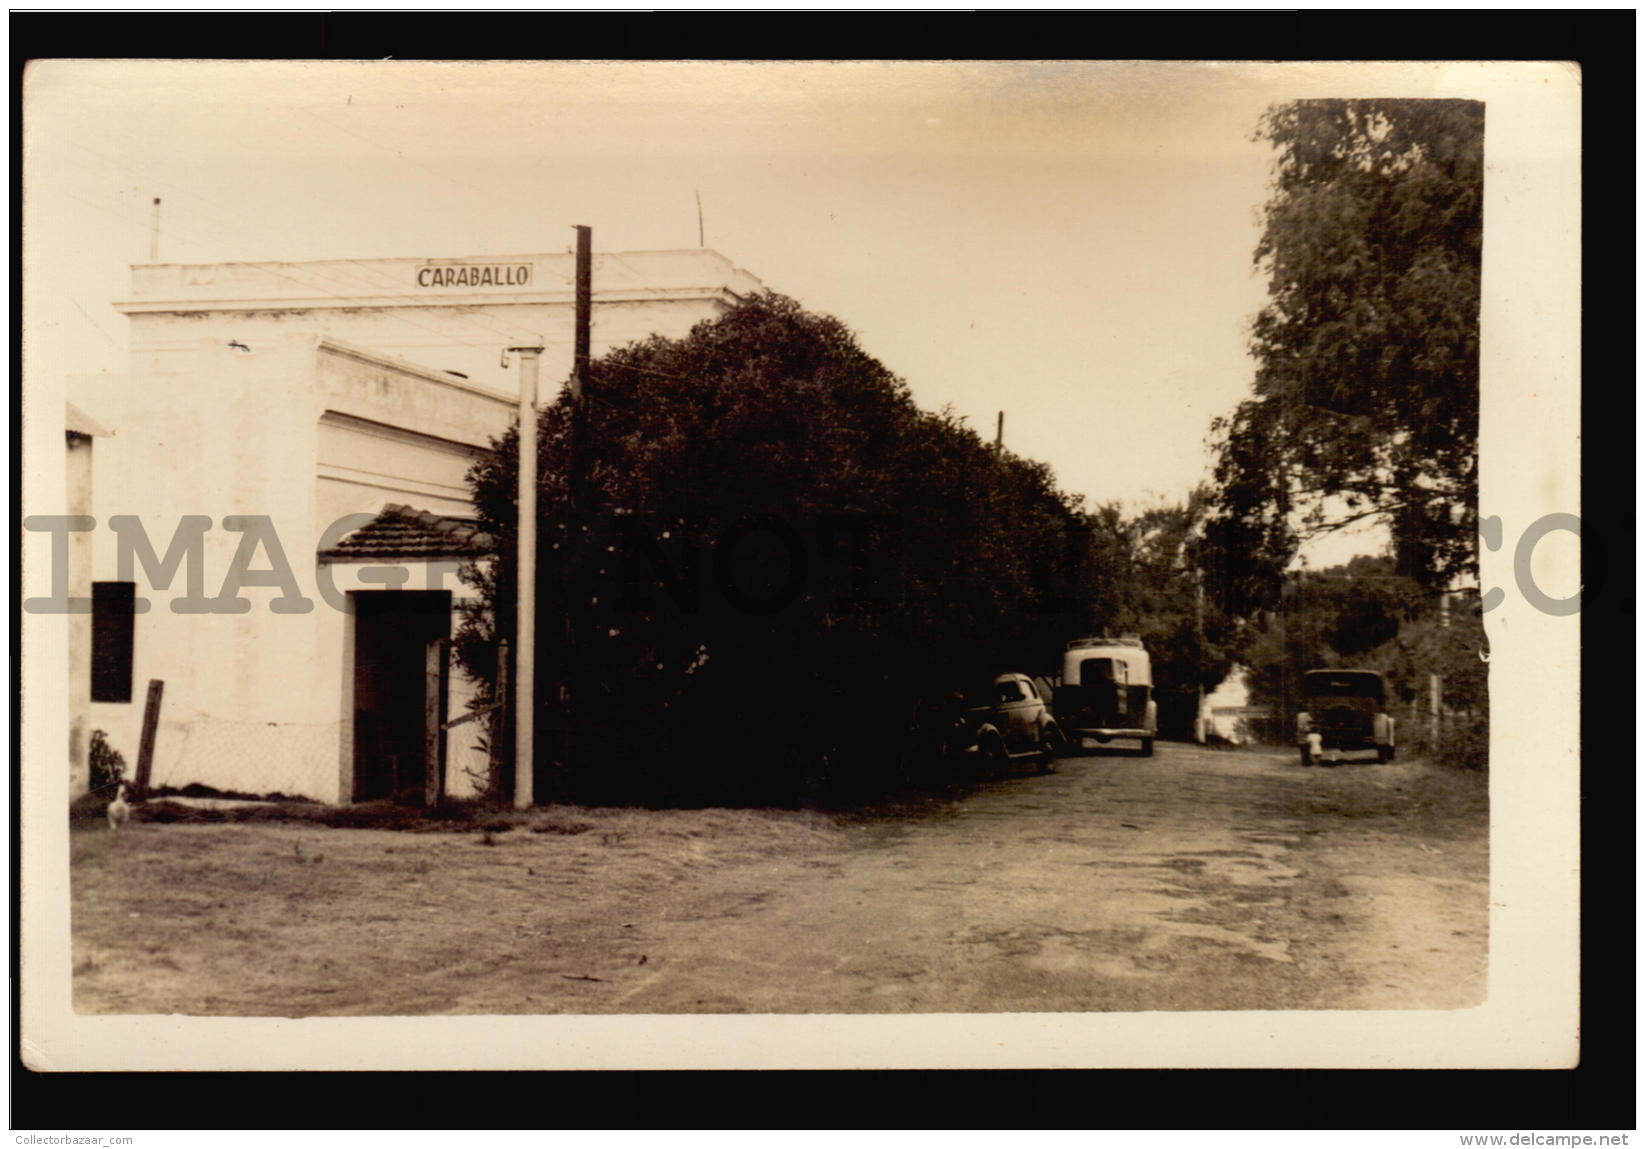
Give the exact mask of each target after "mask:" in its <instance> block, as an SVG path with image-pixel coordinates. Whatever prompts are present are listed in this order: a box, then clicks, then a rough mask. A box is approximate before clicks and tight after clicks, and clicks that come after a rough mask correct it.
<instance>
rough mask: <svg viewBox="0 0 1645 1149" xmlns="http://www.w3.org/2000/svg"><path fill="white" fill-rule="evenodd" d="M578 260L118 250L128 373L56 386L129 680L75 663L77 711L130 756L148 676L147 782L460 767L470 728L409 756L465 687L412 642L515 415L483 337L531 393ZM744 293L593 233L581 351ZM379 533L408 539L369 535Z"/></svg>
mask: <svg viewBox="0 0 1645 1149" xmlns="http://www.w3.org/2000/svg"><path fill="white" fill-rule="evenodd" d="M573 274H574V257H573V256H572V255H571V254H569V253H567V254H563V255H519V256H499V257H483V258H475V259H389V260H343V261H325V262H316V263H284V264H245V263H228V264H213V265H195V266H181V265H156V266H140V267H136V268H134V269H133V291H132V294H131V297H130V298H129V299H127V300H125V301H123V302H121V303H119V304H117V305H116V306H117V307H118V308H119V310H121V311H122V312H123V313H124V314H125V315H126V316H127V317H128V320H129V323H130V336H131V338H130V344H131V360H132V362H131V367H132V370H131V373H130V374H127V375H124V376H98V377H86V378H77V379H74V380H71V381H70V388H69V394H70V397H71V399H72V400H73V401H74V402H75V403H76V404H77V405H78V406H79V408H80V409H82V410H83V411H85V412H87V413H89V414H90V415H91V416H92V417H95V418H96V419H97V420H98V422H99V423H100V424H101V425H102V426H103V427H106V428H107V429H108V430H109V432H110V437H109V438H107V439H106V440H103V441H102V442H101V445H100V446H99V449H98V451H97V454H96V459H95V473H94V476H93V477H92V480H91V482H90V490H91V492H92V493H91V495H90V511H89V514H90V515H91V516H92V517H93V518H94V519H95V522H96V527H95V529H94V530H93V531H92V532H91V535H90V544H89V551H90V570H91V579H92V581H93V584H94V585H93V590H94V592H95V595H102V596H103V597H104V598H106V599H107V600H108V602H109V603H111V604H113V605H112V607H109V608H108V609H111V610H115V611H118V610H120V609H121V608H120V605H119V604H120V603H123V602H129V603H130V604H131V606H130V607H129V608H127V609H129V618H128V620H127V625H125V627H124V633H125V636H126V637H125V644H124V648H123V649H114V650H110V649H98V650H94V651H93V652H92V662H93V664H94V666H99V665H100V666H103V667H105V668H107V669H110V670H113V671H123V682H124V689H122V688H121V685H122V675H121V674H119V673H113V674H109V675H106V676H105V677H104V678H103V679H98V678H97V677H96V676H95V675H93V689H92V694H91V701H90V704H89V717H88V721H89V723H90V725H91V726H92V727H93V728H95V729H102V730H105V731H106V732H107V734H108V741H109V742H110V744H111V745H112V746H114V747H115V748H116V749H119V750H120V751H122V752H123V753H124V754H125V757H126V760H127V762H128V763H134V762H135V756H136V750H137V745H138V738H139V734H140V730H141V725H142V720H143V714H142V710H143V697H144V694H145V687H146V683H147V682H148V681H149V680H151V679H159V680H162V681H163V682H164V683H165V691H164V704H163V708H162V713H161V721H160V728H159V737H158V739H157V742H156V749H155V756H154V763H153V774H152V778H151V784H152V785H153V786H156V787H160V786H178V787H180V786H185V785H188V784H189V783H200V784H203V785H207V786H211V787H214V788H216V789H220V790H230V791H239V792H251V793H258V794H266V793H273V792H278V793H283V794H291V795H303V796H306V797H310V798H314V799H318V800H321V801H328V802H348V801H355V800H362V799H365V798H376V797H388V796H391V795H393V794H399V793H409V792H410V791H412V790H417V789H420V790H421V791H422V792H425V793H428V794H433V793H436V792H438V793H441V794H449V795H461V794H463V793H466V792H468V791H470V790H471V789H472V788H473V786H474V785H475V784H476V782H477V780H478V777H479V775H480V774H481V773H483V767H484V762H483V752H479V751H477V748H476V746H475V742H476V739H474V738H473V737H472V735H473V733H474V732H475V730H476V729H477V728H476V727H475V726H473V725H469V726H466V727H460V728H457V729H454V730H453V731H452V732H451V733H450V736H449V737H444V738H443V746H442V747H441V749H440V750H439V759H440V762H439V765H438V767H437V769H438V772H439V777H437V778H432V777H430V776H427V774H426V773H425V772H424V763H423V761H422V759H421V757H420V754H421V752H422V749H423V743H422V741H421V731H422V729H423V725H422V717H423V715H424V713H425V711H426V710H427V708H428V707H430V706H436V705H437V706H438V708H439V711H440V713H441V714H443V715H444V716H445V717H446V718H447V719H448V720H450V719H454V718H456V717H459V716H461V715H462V714H463V713H465V711H466V707H467V699H468V697H469V696H470V694H471V693H472V690H473V684H471V683H468V682H466V681H464V680H463V679H462V677H461V675H460V674H459V673H457V672H456V671H455V670H454V669H453V670H451V671H449V672H442V673H441V674H437V675H433V676H432V677H431V676H430V675H429V673H428V672H429V665H428V664H427V663H426V662H425V659H424V651H425V649H426V647H427V645H428V644H430V643H435V642H438V641H439V640H440V639H442V638H448V637H449V636H450V634H451V632H452V630H453V629H454V627H455V619H454V614H455V612H456V611H458V610H459V609H460V608H461V606H462V603H463V601H464V599H465V598H468V597H470V596H472V594H473V589H472V588H471V587H469V586H467V585H466V584H464V583H463V582H462V581H461V579H460V577H459V571H460V570H461V567H462V565H463V563H465V562H470V561H476V560H479V561H484V553H485V547H484V545H483V542H484V540H476V539H475V537H474V536H473V532H472V524H471V523H469V521H468V520H469V517H470V516H471V515H472V514H473V509H472V505H471V503H470V501H469V493H468V485H467V482H466V475H467V472H468V469H469V468H470V467H471V466H472V465H473V463H474V462H475V461H476V460H477V459H479V458H481V457H482V456H483V455H484V454H485V453H486V452H487V451H488V450H489V449H490V446H491V443H492V440H493V439H494V438H495V437H497V436H499V435H501V434H502V433H503V432H505V431H506V430H507V429H508V427H509V426H510V425H511V423H512V422H513V419H514V417H515V412H516V410H517V391H518V386H519V382H518V379H517V377H516V371H517V368H509V367H505V366H504V365H503V363H502V353H503V351H504V350H505V349H507V348H508V347H510V346H521V345H526V344H533V345H535V344H539V343H540V344H541V345H542V346H544V348H545V351H544V355H543V361H542V397H543V399H544V400H545V401H547V400H550V399H552V397H553V394H554V391H555V389H556V386H557V384H558V383H559V382H560V381H562V380H564V379H565V378H567V377H568V376H569V373H570V367H571V354H572V345H573V329H572V323H573V311H574V295H573V289H572V276H573ZM759 290H762V288H761V285H760V284H759V282H758V281H757V280H756V279H754V278H753V277H752V276H750V275H748V274H747V273H746V272H742V271H740V270H738V269H736V268H735V267H733V266H732V265H731V264H730V263H729V262H728V261H727V260H725V259H724V258H723V257H721V256H719V255H718V254H716V253H714V252H710V251H682V252H640V253H621V254H608V255H596V256H595V257H594V297H593V302H594V306H593V329H592V345H593V350H594V353H595V354H596V355H598V354H602V353H603V352H605V351H607V350H610V349H612V348H614V347H617V346H621V345H623V344H626V343H628V342H631V341H633V340H636V339H642V338H645V337H647V336H650V335H653V334H658V335H664V336H671V337H679V336H683V335H685V334H686V333H687V332H689V330H690V329H691V327H693V326H694V325H695V324H696V323H698V322H700V321H702V320H706V319H711V318H713V317H714V316H716V315H718V314H720V313H722V312H723V311H724V310H725V309H726V308H727V307H729V306H730V305H731V304H732V303H734V302H735V300H736V299H737V298H738V297H739V296H740V295H743V294H746V293H749V292H754V291H759ZM400 526H405V527H406V530H399V527H400ZM397 531H398V533H396V532H397ZM408 531H409V532H410V534H408ZM419 532H420V534H419ZM412 534H417V535H419V537H417V538H416V539H415V540H414V541H412V542H407V541H406V540H407V539H408V538H410V535H412ZM389 536H393V537H395V538H398V539H400V543H399V544H397V545H400V546H401V550H402V551H404V553H395V552H394V551H393V549H392V548H390V549H389V550H384V549H382V548H381V547H375V548H374V547H373V546H372V545H369V544H370V543H371V540H374V539H380V538H384V537H389ZM98 588H102V589H101V590H99V589H98ZM95 595H94V597H95ZM114 629H116V630H118V629H120V628H119V627H116V628H114ZM91 633H92V634H93V636H94V644H95V640H96V639H95V636H97V635H99V634H101V633H103V632H102V631H101V630H99V629H98V627H97V623H96V620H95V619H94V620H93V627H92V631H91ZM105 645H106V644H105ZM111 660H112V661H113V662H114V663H120V662H122V661H123V663H124V665H123V666H121V665H114V666H110V663H111ZM413 664H414V665H413ZM75 673H78V671H76V672H75ZM99 683H101V686H100V685H99ZM429 683H434V685H432V686H430V685H429ZM429 690H433V691H435V692H436V693H434V694H432V695H431V694H429V693H428V691H429ZM431 700H432V701H431ZM408 722H416V724H417V730H418V736H417V738H416V739H413V738H412V736H411V734H409V733H407V732H406V731H405V729H404V727H405V726H406V724H407V723H408ZM476 753H482V757H480V758H476ZM388 759H392V760H393V761H388ZM411 759H416V760H415V761H411ZM76 787H77V790H76V792H83V790H82V788H81V784H79V783H76Z"/></svg>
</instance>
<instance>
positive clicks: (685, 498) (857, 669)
mask: <svg viewBox="0 0 1645 1149" xmlns="http://www.w3.org/2000/svg"><path fill="white" fill-rule="evenodd" d="M1579 93H1580V73H1579V70H1578V69H1577V67H1576V66H1575V65H1574V64H1569V63H1562V62H1557V61H1554V62H1534V61H1519V62H1504V63H1479V62H1466V63H1461V62H1458V63H1445V62H1405V63H1368V62H1365V63H1337V64H1295V63H1236V62H1227V61H1200V62H1195V61H1134V62H1127V61H1080V60H1068V61H1047V60H1038V61H1009V60H987V61H985V60H976V61H965V60H946V61H915V60H903V61H897V60H881V61H868V60H853V61H834V62H830V61H787V62H777V61H770V62H754V61H707V60H695V61H645V62H640V61H619V60H588V61H581V62H572V61H553V62H549V61H535V62H534V61H511V62H505V61H406V62H401V61H394V60H388V61H370V62H367V61H340V60H156V59H129V60H115V59H80V60H76V59H46V60H36V61H33V62H32V63H31V64H30V65H29V67H28V69H27V71H26V73H25V74H24V76H23V82H22V141H23V142H22V157H21V163H22V185H23V191H24V205H23V211H22V222H23V240H24V242H23V271H22V288H23V297H22V299H23V328H22V335H23V354H22V359H23V382H22V417H23V430H22V449H23V459H22V496H21V500H22V508H21V509H22V520H21V526H22V528H23V529H22V531H21V532H20V533H21V538H20V543H19V548H20V550H19V561H20V568H21V574H20V578H21V584H22V598H21V603H20V612H19V615H18V619H19V625H20V629H21V651H22V660H21V664H20V672H19V679H20V682H21V685H22V694H23V699H22V704H21V747H22V749H21V777H22V783H21V785H22V807H21V833H22V842H21V848H20V850H21V871H20V872H21V875H22V880H21V883H20V894H21V937H20V941H21V947H22V957H21V969H22V995H23V996H22V1014H21V1026H22V1035H23V1038H24V1059H25V1061H26V1062H27V1063H28V1064H29V1066H30V1067H31V1068H34V1069H41V1070H52V1069H64V1070H84V1069H211V1068H221V1069H256V1068H274V1067H285V1068H290V1067H293V1066H294V1065H296V1066H300V1067H303V1068H314V1069H341V1068H349V1069H431V1068H440V1069H477V1068H507V1069H514V1068H571V1067H605V1068H661V1067H669V1068H681V1067H688V1068H760V1067H771V1068H837V1067H863V1068H870V1067H876V1068H877V1067H897V1066H907V1067H974V1068H990V1067H1105V1066H1112V1067H1120V1066H1127V1067H1170V1066H1197V1067H1228V1066H1244V1067H1255V1066H1263V1067H1291V1066H1294V1067H1319V1068H1339V1067H1354V1068H1360V1067H1363V1068H1384V1067H1428V1068H1440V1067H1446V1068H1494V1067H1511V1068H1568V1067H1570V1066H1572V1065H1574V1064H1576V1061H1577V1059H1578V1056H1579V1051H1578V1043H1577V1013H1576V1009H1577V984H1578V961H1577V928H1578V921H1577V901H1576V891H1577V882H1578V877H1579V867H1578V863H1577V852H1576V849H1577V834H1576V818H1577V810H1578V805H1577V794H1578V765H1579V758H1578V749H1577V747H1578V737H1577V713H1576V700H1577V691H1578V682H1577V677H1578V622H1579V617H1578V616H1579V611H1580V606H1581V578H1580V573H1579V559H1580V540H1581V520H1580V518H1579V512H1580V509H1581V504H1580V495H1581V492H1580V487H1579V475H1578V470H1577V464H1578V461H1579V444H1578V426H1579V423H1578V418H1579V414H1578V407H1579V400H1580V377H1579V371H1578V363H1579V354H1578V339H1579V329H1578V313H1579V307H1578V304H1579V293H1578V290H1577V284H1578V218H1579V212H1578V204H1579V192H1580V188H1579V184H1578V173H1579V170H1580V159H1581V156H1580V149H1579V139H1580V137H1579V129H1580V116H1579V108H1580V103H1579ZM498 1025H502V1026H503V1028H502V1029H498V1028H497V1026H498ZM500 1035H501V1036H500Z"/></svg>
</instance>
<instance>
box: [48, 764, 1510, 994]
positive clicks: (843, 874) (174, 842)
mask: <svg viewBox="0 0 1645 1149" xmlns="http://www.w3.org/2000/svg"><path fill="white" fill-rule="evenodd" d="M1486 842H1487V818H1486V805H1485V785H1484V779H1483V778H1481V777H1479V776H1476V775H1470V774H1462V773H1459V772H1455V771H1449V770H1441V769H1437V768H1432V767H1429V766H1427V765H1426V764H1423V763H1405V762H1395V763H1392V764H1387V765H1376V764H1370V763H1367V764H1358V763H1356V764H1344V765H1342V766H1340V767H1337V768H1318V769H1304V768H1302V767H1301V766H1300V765H1298V764H1297V763H1296V761H1295V759H1294V758H1293V757H1292V756H1290V755H1279V754H1263V753H1246V752H1237V751H1217V750H1208V749H1201V748H1197V747H1190V746H1182V745H1174V744H1165V743H1162V744H1160V745H1159V746H1158V748H1157V751H1156V754H1155V756H1154V757H1153V758H1151V759H1149V758H1140V757H1131V756H1121V755H1114V754H1109V755H1093V756H1087V757H1078V758H1071V759H1065V760H1064V761H1063V762H1062V763H1061V765H1060V768H1059V770H1058V772H1057V773H1055V774H1051V775H1047V776H1032V775H1027V774H1024V775H1021V776H1016V775H1011V776H1006V775H999V776H995V777H991V778H987V779H983V780H980V781H978V782H977V783H975V784H973V785H968V786H965V787H957V788H955V789H953V790H952V791H950V792H948V793H947V794H945V795H944V796H942V797H940V798H935V799H932V798H922V799H920V800H918V801H913V802H910V803H909V804H907V805H904V806H902V807H898V808H886V809H881V810H879V811H877V812H870V813H868V814H862V813H858V814H853V815H845V816H838V815H836V816H832V817H830V816H824V815H821V814H816V813H807V812H783V811H727V810H707V811H661V812H646V811H623V810H576V809H564V808H561V809H551V810H547V811H542V812H537V813H534V814H532V815H528V816H524V817H523V820H521V821H520V824H518V825H517V826H516V827H515V828H514V829H512V830H510V831H508V832H506V833H503V832H497V833H492V834H487V835H480V834H451V833H445V834H440V833H424V834H413V833H397V832H392V831H385V830H340V829H325V828H321V827H317V826H313V825H307V826H305V825H293V824H283V823H244V824H235V825H182V824H175V825H158V824H144V825H134V826H132V827H128V829H127V830H126V831H122V832H121V833H120V834H118V835H113V834H110V833H108V832H107V831H106V830H103V831H98V830H85V831H80V832H77V833H76V834H75V836H74V847H73V848H74V891H73V896H74V914H75V916H74V931H75V944H76V949H75V960H76V966H75V973H76V977H75V988H76V1007H77V1008H78V1009H79V1010H80V1011H82V1012H111V1013H156V1012H157V1013H169V1012H180V1013H189V1014H233V1015H280V1016H310V1015H322V1014H323V1015H348V1014H408V1013H409V1014H435V1013H679V1012H696V1013H804V1012H829V1013H896V1012H908V1011H918V1012H997V1011H1036V1012H1037V1011H1057V1012H1063V1011H1099V1010H1159V1009H1168V1010H1169V1009H1175V1010H1202V1009H1210V1010H1216V1009H1453V1008H1461V1007H1466V1006H1470V1005H1476V1004H1479V1003H1480V1001H1481V1000H1482V998H1483V994H1484V986H1485V977H1484V968H1485V965H1484V963H1485V957H1486V923H1487V865H1486V858H1487V851H1486Z"/></svg>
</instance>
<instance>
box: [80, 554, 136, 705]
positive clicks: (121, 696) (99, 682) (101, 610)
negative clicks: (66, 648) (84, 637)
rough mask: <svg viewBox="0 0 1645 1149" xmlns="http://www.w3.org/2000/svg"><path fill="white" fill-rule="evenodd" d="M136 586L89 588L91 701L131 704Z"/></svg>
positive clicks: (107, 584)
mask: <svg viewBox="0 0 1645 1149" xmlns="http://www.w3.org/2000/svg"><path fill="white" fill-rule="evenodd" d="M136 593H137V584H136V583H132V582H94V583H92V584H91V700H92V701H93V702H130V701H131V637H132V623H133V621H135V616H134V615H133V613H132V609H131V607H132V601H133V599H134V598H135V596H136Z"/></svg>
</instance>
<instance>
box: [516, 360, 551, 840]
mask: <svg viewBox="0 0 1645 1149" xmlns="http://www.w3.org/2000/svg"><path fill="white" fill-rule="evenodd" d="M509 350H510V351H511V352H515V353H517V354H518V355H519V356H520V459H519V472H520V489H519V498H518V500H517V505H518V507H519V524H518V530H517V536H518V543H519V557H518V559H517V561H516V572H517V574H518V578H517V580H516V581H517V586H516V599H515V611H514V628H515V629H514V635H515V639H514V808H515V809H516V810H527V809H530V808H531V805H532V803H533V801H534V799H535V795H534V794H533V792H532V782H533V779H532V767H533V764H534V763H535V762H536V757H535V744H536V729H535V726H536V718H537V710H536V689H537V674H536V670H537V362H538V357H539V356H540V355H542V353H543V348H542V345H541V343H539V344H538V345H537V346H535V347H510V348H509Z"/></svg>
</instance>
